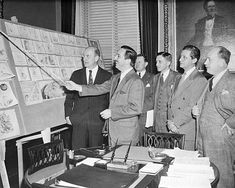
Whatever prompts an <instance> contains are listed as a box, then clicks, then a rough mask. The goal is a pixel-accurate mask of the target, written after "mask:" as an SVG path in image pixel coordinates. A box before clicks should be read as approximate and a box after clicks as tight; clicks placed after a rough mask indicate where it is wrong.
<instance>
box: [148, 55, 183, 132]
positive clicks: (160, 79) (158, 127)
mask: <svg viewBox="0 0 235 188" xmlns="http://www.w3.org/2000/svg"><path fill="white" fill-rule="evenodd" d="M171 62H172V56H171V54H170V53H168V52H159V53H157V57H156V66H157V70H158V71H159V72H160V73H158V74H157V75H155V76H154V79H153V85H154V87H153V98H152V99H153V101H152V104H153V105H154V129H155V131H156V132H168V131H169V130H168V128H167V123H166V122H167V104H168V100H169V98H170V96H171V95H172V91H173V89H174V85H175V81H176V79H178V78H179V77H180V73H178V72H175V71H173V70H171V69H170V65H171Z"/></svg>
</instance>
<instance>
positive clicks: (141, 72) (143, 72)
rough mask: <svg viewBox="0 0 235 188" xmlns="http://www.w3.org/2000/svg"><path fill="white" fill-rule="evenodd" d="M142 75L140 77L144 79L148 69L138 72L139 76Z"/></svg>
mask: <svg viewBox="0 0 235 188" xmlns="http://www.w3.org/2000/svg"><path fill="white" fill-rule="evenodd" d="M139 73H140V77H141V78H143V76H144V74H145V73H146V69H144V70H143V71H140V72H139V71H137V74H138V75H139Z"/></svg>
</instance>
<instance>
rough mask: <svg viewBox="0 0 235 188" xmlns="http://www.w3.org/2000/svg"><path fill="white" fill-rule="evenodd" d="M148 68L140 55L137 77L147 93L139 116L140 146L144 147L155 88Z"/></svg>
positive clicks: (137, 62)
mask: <svg viewBox="0 0 235 188" xmlns="http://www.w3.org/2000/svg"><path fill="white" fill-rule="evenodd" d="M147 66H148V61H147V60H146V58H145V57H144V55H143V54H138V55H137V59H136V62H135V70H136V73H137V75H139V77H140V78H141V80H142V81H143V83H144V86H145V92H144V106H143V113H142V114H140V116H139V128H140V130H139V133H140V134H139V135H140V138H139V139H140V145H143V143H144V142H143V141H144V131H147V130H148V129H147V128H145V124H146V117H147V111H148V109H149V108H150V106H152V104H151V102H150V100H151V90H152V87H153V76H154V75H153V74H151V73H149V72H147V71H146V67H147Z"/></svg>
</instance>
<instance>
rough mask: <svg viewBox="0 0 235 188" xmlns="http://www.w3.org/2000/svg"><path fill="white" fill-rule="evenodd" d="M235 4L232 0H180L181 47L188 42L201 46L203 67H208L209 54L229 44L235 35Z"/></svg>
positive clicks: (177, 2) (179, 39)
mask: <svg viewBox="0 0 235 188" xmlns="http://www.w3.org/2000/svg"><path fill="white" fill-rule="evenodd" d="M234 7H235V2H233V1H230V0H225V1H219V0H199V1H179V0H176V15H177V21H176V22H177V49H179V48H181V46H184V45H185V44H191V45H195V46H197V47H198V48H199V49H200V51H201V58H200V60H199V62H198V64H197V67H198V68H199V69H200V70H204V69H205V67H204V62H205V60H206V54H207V53H208V52H209V51H210V50H211V49H212V48H213V47H214V46H217V45H225V46H226V44H225V43H227V44H228V43H230V41H231V38H234V36H233V34H232V33H234V29H235V24H234V21H233V20H234V18H235V14H234V11H233V9H234ZM182 10H185V11H182ZM227 47H228V45H227ZM228 48H229V47H228ZM230 50H231V49H230ZM231 51H232V50H231ZM178 53H179V52H178ZM178 53H177V54H178ZM232 53H233V52H232ZM234 53H235V52H234Z"/></svg>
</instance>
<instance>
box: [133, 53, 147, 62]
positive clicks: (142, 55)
mask: <svg viewBox="0 0 235 188" xmlns="http://www.w3.org/2000/svg"><path fill="white" fill-rule="evenodd" d="M137 57H143V58H144V62H148V60H147V59H146V57H145V56H144V54H138V55H137ZM137 57H136V58H137Z"/></svg>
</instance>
